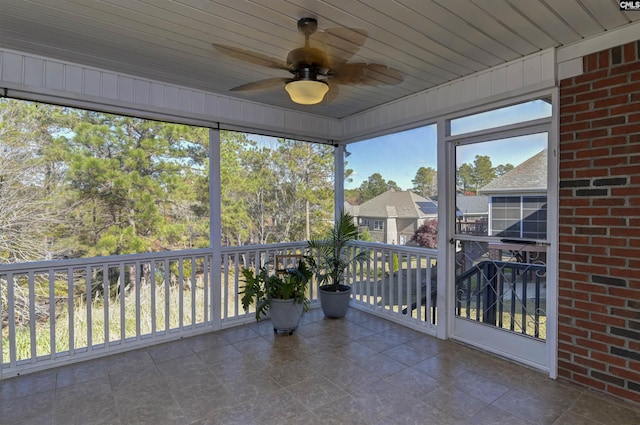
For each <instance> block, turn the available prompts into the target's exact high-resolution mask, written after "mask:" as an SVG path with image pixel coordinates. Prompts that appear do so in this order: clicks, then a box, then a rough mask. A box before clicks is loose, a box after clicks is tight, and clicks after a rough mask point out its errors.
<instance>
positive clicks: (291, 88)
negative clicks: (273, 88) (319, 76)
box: [284, 79, 329, 105]
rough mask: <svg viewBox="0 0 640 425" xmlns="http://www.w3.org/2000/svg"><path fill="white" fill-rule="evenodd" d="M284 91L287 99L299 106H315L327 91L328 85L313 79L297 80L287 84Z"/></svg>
mask: <svg viewBox="0 0 640 425" xmlns="http://www.w3.org/2000/svg"><path fill="white" fill-rule="evenodd" d="M284 89H285V90H286V91H287V93H289V97H291V100H292V101H293V102H295V103H298V104H300V105H315V104H317V103H320V102H322V99H324V95H325V94H327V92H328V91H329V85H328V84H327V83H325V82H324V81H319V80H314V79H299V80H293V81H290V82H288V83H287V84H286V85H285V86H284Z"/></svg>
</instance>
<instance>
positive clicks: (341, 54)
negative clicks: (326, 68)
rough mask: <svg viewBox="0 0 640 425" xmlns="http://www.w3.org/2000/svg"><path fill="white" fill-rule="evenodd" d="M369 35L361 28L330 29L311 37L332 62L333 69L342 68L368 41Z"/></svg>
mask: <svg viewBox="0 0 640 425" xmlns="http://www.w3.org/2000/svg"><path fill="white" fill-rule="evenodd" d="M367 36H368V33H367V32H366V31H365V30H363V29H360V28H328V29H327V30H325V31H322V32H318V33H317V34H314V35H313V36H312V37H311V41H312V43H314V42H315V43H317V44H318V45H319V46H318V47H319V48H320V49H322V50H324V51H325V52H326V54H327V56H328V57H329V60H330V61H331V66H332V67H337V66H340V65H342V64H344V63H346V62H347V61H349V59H351V57H353V55H355V54H356V52H357V51H358V50H360V47H362V46H363V45H364V43H365V42H366V41H367Z"/></svg>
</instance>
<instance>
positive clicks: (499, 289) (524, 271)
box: [456, 260, 546, 339]
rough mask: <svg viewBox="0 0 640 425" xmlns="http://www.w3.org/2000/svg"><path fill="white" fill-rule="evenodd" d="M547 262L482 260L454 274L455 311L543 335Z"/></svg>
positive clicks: (540, 336)
mask: <svg viewBox="0 0 640 425" xmlns="http://www.w3.org/2000/svg"><path fill="white" fill-rule="evenodd" d="M545 275H546V265H543V264H528V263H516V262H506V261H491V260H487V261H482V262H480V263H478V264H476V265H475V266H473V267H472V268H470V269H469V270H467V271H465V272H463V273H462V274H461V275H460V276H458V277H457V278H456V315H457V316H459V317H464V318H467V319H471V320H475V321H477V322H482V323H486V324H491V325H493V326H497V327H499V328H502V329H507V330H510V331H514V332H518V333H522V334H524V335H529V336H533V337H535V338H540V339H545V337H546V327H545V326H544V325H545V323H546V313H545V309H546V294H544V293H543V292H544V290H545V288H544V287H545V285H546V279H545Z"/></svg>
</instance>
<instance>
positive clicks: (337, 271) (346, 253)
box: [308, 210, 369, 291]
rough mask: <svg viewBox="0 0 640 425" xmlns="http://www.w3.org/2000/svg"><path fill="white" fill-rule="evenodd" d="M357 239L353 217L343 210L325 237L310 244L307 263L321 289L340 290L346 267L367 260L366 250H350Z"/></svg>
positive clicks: (311, 241)
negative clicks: (350, 245)
mask: <svg viewBox="0 0 640 425" xmlns="http://www.w3.org/2000/svg"><path fill="white" fill-rule="evenodd" d="M357 238H358V227H357V226H356V224H355V223H354V219H353V216H352V215H351V214H349V213H348V212H346V211H344V210H342V211H341V212H340V215H339V216H338V220H337V221H336V223H335V225H334V226H333V229H331V230H330V231H329V234H328V235H327V237H326V238H324V239H312V240H310V241H309V245H308V247H309V251H310V252H309V254H308V261H309V263H310V266H311V269H313V271H314V273H315V275H316V278H317V279H318V282H319V283H320V285H321V286H327V287H330V288H327V289H331V290H335V291H339V290H340V285H344V274H345V271H346V270H347V267H349V266H350V265H352V264H355V263H362V262H363V261H366V260H367V259H368V258H369V251H367V250H361V251H359V252H357V253H355V251H354V250H352V249H350V247H349V243H350V242H351V241H353V240H356V239H357Z"/></svg>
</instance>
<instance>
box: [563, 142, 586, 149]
mask: <svg viewBox="0 0 640 425" xmlns="http://www.w3.org/2000/svg"><path fill="white" fill-rule="evenodd" d="M590 147H591V143H590V142H589V141H588V140H579V141H570V142H567V143H563V144H562V149H563V150H568V151H577V150H583V149H589V148H590Z"/></svg>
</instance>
